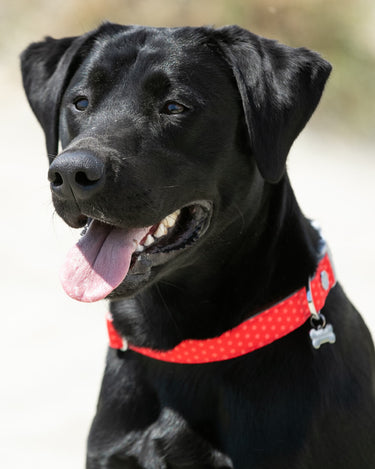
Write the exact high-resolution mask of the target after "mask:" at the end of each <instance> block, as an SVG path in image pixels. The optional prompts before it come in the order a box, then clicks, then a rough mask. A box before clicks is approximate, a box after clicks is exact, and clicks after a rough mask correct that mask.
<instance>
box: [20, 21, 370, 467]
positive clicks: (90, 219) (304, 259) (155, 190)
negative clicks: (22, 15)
mask: <svg viewBox="0 0 375 469" xmlns="http://www.w3.org/2000/svg"><path fill="white" fill-rule="evenodd" d="M330 70H331V67H330V65H329V64H328V63H327V62H326V61H325V60H323V59H322V58H321V57H320V56H319V55H318V54H316V53H314V52H311V51H309V50H307V49H304V48H299V49H294V48H291V47H287V46H285V45H281V44H279V43H277V42H276V41H272V40H268V39H265V38H262V37H259V36H257V35H255V34H252V33H250V32H248V31H246V30H244V29H241V28H239V27H236V26H230V27H224V28H221V29H213V28H209V27H201V28H189V27H182V28H151V27H139V26H121V25H116V24H110V23H106V24H103V25H102V26H100V27H99V28H98V29H96V30H95V31H92V32H89V33H87V34H85V35H82V36H80V37H68V38H64V39H59V40H55V39H52V38H46V39H45V40H44V41H43V42H38V43H34V44H31V45H30V46H29V48H28V49H27V50H26V51H25V52H24V53H23V54H22V72H23V81H24V87H25V89H26V93H27V96H28V99H29V102H30V104H31V107H32V109H33V111H34V112H35V114H36V116H37V118H38V120H39V122H40V124H41V125H42V127H43V130H44V132H45V135H46V142H47V150H48V156H49V160H50V169H49V180H50V182H51V190H52V197H53V202H54V206H55V208H56V211H57V213H58V214H59V215H60V216H61V217H62V218H63V219H64V220H65V222H66V223H67V224H68V225H70V226H72V227H74V228H82V227H85V226H86V228H85V230H84V231H85V234H84V236H82V237H81V239H80V241H79V242H78V244H77V246H75V247H74V248H72V250H71V252H70V253H69V255H68V257H67V260H66V263H65V265H64V268H63V271H62V277H61V279H62V283H63V286H64V288H65V290H66V292H67V293H68V294H69V295H70V296H72V297H73V298H76V299H77V300H80V301H88V302H89V301H96V300H99V299H101V298H107V299H109V300H110V310H111V315H112V319H111V321H110V323H109V324H110V327H112V329H111V330H112V336H113V335H115V336H116V334H117V337H115V338H114V340H115V341H116V340H118V339H119V338H120V339H121V340H122V341H123V342H122V344H120V346H118V348H119V349H122V350H116V349H115V348H116V346H115V345H113V346H112V347H111V348H110V349H109V352H108V357H107V364H106V370H105V374H104V379H103V384H102V389H101V393H100V398H99V403H98V408H97V414H96V416H95V419H94V421H93V424H92V428H91V431H90V435H89V439H88V454H87V468H89V469H99V468H102V469H104V468H105V469H115V468H119V469H120V468H147V469H155V468H168V469H172V468H232V467H233V468H236V469H240V468H241V469H245V468H246V469H260V468H262V469H276V468H277V469H281V468H285V469H293V468H294V469H313V468H314V469H316V468H324V469H374V467H375V374H374V370H375V362H374V358H375V357H374V348H373V344H372V340H371V337H370V334H369V332H368V330H367V328H366V326H365V324H364V322H363V321H362V319H361V317H360V316H359V314H358V313H357V311H356V310H355V309H354V307H353V306H352V305H351V303H350V302H349V300H348V299H347V298H346V296H345V294H344V292H343V290H342V288H341V287H340V286H339V284H336V285H334V286H333V284H332V285H331V284H329V282H328V280H329V279H328V280H327V278H328V274H327V272H326V271H324V274H325V277H326V278H324V275H323V273H322V272H320V274H321V275H320V279H321V284H322V285H323V287H322V288H323V290H327V291H326V293H325V294H324V295H325V296H324V300H323V303H322V304H321V306H323V304H324V306H323V308H322V309H321V311H319V310H317V307H316V305H315V303H314V299H312V298H311V295H312V293H313V289H312V288H310V287H309V282H310V280H311V279H314V278H315V277H316V275H315V273H316V272H317V269H318V266H319V263H320V261H321V258H322V239H321V237H320V234H319V232H318V231H317V229H316V228H315V227H314V226H313V225H312V224H311V223H310V221H309V220H307V219H306V218H305V217H304V216H303V215H302V213H301V210H300V208H299V206H298V204H297V202H296V199H295V197H294V194H293V191H292V189H291V186H290V183H289V180H288V176H287V174H286V171H285V161H286V157H287V154H288V151H289V149H290V147H291V145H292V143H293V141H294V139H295V138H296V137H297V135H298V133H299V132H300V131H301V130H302V128H303V127H304V126H305V124H306V122H307V121H308V119H309V118H310V116H311V114H312V113H313V111H314V109H315V107H316V106H317V104H318V102H319V99H320V97H321V94H322V91H323V88H324V85H325V82H326V80H327V77H328V75H329V73H330ZM59 144H60V145H61V151H60V152H59V150H58V147H59ZM316 183H317V190H318V186H319V181H317V182H316ZM314 276H315V277H314ZM309 279H310V280H309ZM319 288H321V287H319ZM323 290H322V291H323ZM294 292H300V293H301V292H302V293H301V295H302V296H303V294H304V292H305V296H307V297H308V296H309V295H310V298H307V300H306V302H305V303H306V304H307V305H308V307H309V308H310V311H311V319H312V320H311V321H309V320H306V316H304V319H303V321H302V322H300V323H299V324H298V327H297V326H294V327H291V328H290V329H288V333H281V330H282V327H284V329H285V327H286V326H285V325H284V326H280V327H279V326H277V321H281V317H280V314H279V313H277V308H276V309H275V305H286V303H287V302H288V298H289V299H290V298H291V295H292V294H294ZM323 293H324V292H323ZM293 298H294V297H293ZM293 301H294V300H293ZM302 303H303V298H302V300H301V304H302ZM305 309H306V308H305ZM302 310H303V308H302ZM302 310H301V311H302ZM264 311H268V313H267V314H269V315H271V319H270V321H273V320H274V321H275V324H276V325H275V324H274V325H273V326H272V327H271V326H267V324H266V325H263V326H262V330H263V333H264V335H265V336H266V337H269V336H270V335H272V334H273V333H274V330H275V329H276V330H277V331H279V332H280V335H274V336H273V338H271V339H269V340H268V342H266V343H263V342H259V341H258V342H259V343H258V345H257V346H256V347H255V348H254V350H250V349H246V350H245V349H244V350H242V351H240V352H238V353H237V354H236V353H235V354H234V355H229V356H227V355H225V356H224V355H221V354H220V350H219V348H218V343H219V340H221V339H217V338H220V337H221V338H224V337H230V338H231V341H229V340H227V342H226V344H225V345H226V347H227V348H228V347H229V348H230V349H231V348H232V346H233V347H234V348H236V349H238V350H239V348H241V347H242V343H240V342H239V340H237V339H236V337H238V336H239V334H237V332H236V333H233V331H238V330H239V329H238V328H242V329H241V330H242V331H243V328H244V327H245V328H246V327H247V326H246V324H254V322H250V323H249V322H248V321H255V320H256V321H258V322H259V321H262V320H263V319H265V316H264V314H265V313H264ZM303 311H304V310H303ZM303 314H305V312H304V313H303ZM291 315H292V312H291V310H289V309H288V308H286V309H285V316H284V320H285V322H288V321H290V318H291ZM268 317H269V316H268ZM327 321H328V322H329V324H330V325H329V326H328V324H327ZM244 324H245V326H244ZM88 327H89V325H88ZM252 327H254V326H252ZM328 327H330V330H329V331H328ZM271 329H272V331H271ZM279 332H277V334H278V333H279ZM315 333H316V334H317V335H318V343H315V342H314V340H315V339H314V340H311V339H312V338H313V337H314V334H315ZM319 334H320V336H319ZM310 336H311V337H310ZM321 336H324V337H321ZM246 337H250V339H251V340H253V339H254V340H255V339H256V338H257V337H255V336H254V337H253V336H251V334H246ZM319 337H320V338H319ZM112 338H113V337H112ZM215 338H216V339H215ZM232 339H233V340H232ZM250 339H249V340H250ZM258 339H259V337H258ZM335 339H336V341H335ZM223 340H224V339H223ZM125 341H127V342H128V344H129V349H128V350H125V348H126V347H125V345H124V344H125ZM210 341H211V342H210ZM233 341H234V342H235V343H234V344H233ZM327 341H329V342H331V343H330V344H328V343H327V344H325V342H327ZM333 342H335V343H333ZM191 344H193V345H194V344H196V345H199V347H202V348H203V349H204V347H205V346H206V345H207V344H209V345H208V349H212V350H213V353H214V355H213V356H211V357H210V359H209V360H207V361H206V362H205V361H199V360H197V361H196V362H190V363H189V361H185V362H184V361H183V360H182V362H178V363H175V362H173V360H168V359H167V358H165V357H167V356H168V351H172V354H173V351H174V350H178V348H179V347H180V348H181V347H182V346H185V347H187V348H189V347H190V349H191V350H190V349H189V352H188V355H189V354H190V352H191V351H192V353H193V354H194V350H193V348H194V347H192V346H191ZM320 345H321V347H320ZM147 351H151V352H154V356H152V355H147ZM163 352H166V354H164V355H163ZM202 353H206V352H202ZM158 354H159V355H158ZM180 355H181V354H180ZM177 358H178V357H177ZM180 358H181V357H180ZM193 358H194V357H193ZM175 359H176V356H175ZM175 361H178V360H177V359H176V360H175Z"/></svg>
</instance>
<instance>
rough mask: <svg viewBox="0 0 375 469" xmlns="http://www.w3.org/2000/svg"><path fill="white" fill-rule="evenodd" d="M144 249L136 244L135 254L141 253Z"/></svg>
mask: <svg viewBox="0 0 375 469" xmlns="http://www.w3.org/2000/svg"><path fill="white" fill-rule="evenodd" d="M144 249H145V248H144V246H142V244H138V246H137V249H136V250H135V252H142V251H144Z"/></svg>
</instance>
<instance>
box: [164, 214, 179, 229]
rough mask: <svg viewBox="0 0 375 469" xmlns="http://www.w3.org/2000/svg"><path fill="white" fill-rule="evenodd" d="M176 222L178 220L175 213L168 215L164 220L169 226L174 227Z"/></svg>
mask: <svg viewBox="0 0 375 469" xmlns="http://www.w3.org/2000/svg"><path fill="white" fill-rule="evenodd" d="M175 222H176V218H174V217H173V215H168V216H167V217H165V218H164V220H163V223H164V224H165V226H166V227H167V228H172V226H173V225H174V224H175Z"/></svg>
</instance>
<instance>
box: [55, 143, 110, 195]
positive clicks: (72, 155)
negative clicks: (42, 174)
mask: <svg viewBox="0 0 375 469" xmlns="http://www.w3.org/2000/svg"><path fill="white" fill-rule="evenodd" d="M48 179H49V181H50V182H51V189H52V191H53V192H54V193H55V194H56V195H57V196H58V197H60V198H62V199H66V200H69V199H72V200H73V199H75V200H76V201H78V200H86V199H89V198H91V197H92V196H93V195H94V194H96V193H97V192H99V191H100V190H101V189H102V187H103V184H104V163H103V162H102V161H101V160H99V159H98V158H96V157H95V156H94V155H92V154H91V153H89V152H85V151H67V152H66V153H62V154H61V155H60V156H58V157H57V158H56V159H55V160H54V162H53V163H52V164H51V166H50V168H49V171H48Z"/></svg>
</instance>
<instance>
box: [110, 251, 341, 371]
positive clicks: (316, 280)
mask: <svg viewBox="0 0 375 469" xmlns="http://www.w3.org/2000/svg"><path fill="white" fill-rule="evenodd" d="M335 283H336V279H335V274H334V269H333V266H332V263H331V261H330V257H329V254H328V253H326V254H325V255H324V256H323V258H322V259H321V261H320V262H319V265H318V268H317V270H316V273H315V275H314V277H313V278H310V279H309V282H308V286H307V287H303V288H301V289H300V290H298V291H296V292H295V293H293V294H292V295H290V296H288V297H287V298H285V299H284V300H282V301H280V302H279V303H277V304H275V305H274V306H272V307H271V308H268V309H266V310H265V311H262V312H261V313H259V314H257V315H255V316H252V317H250V318H249V319H247V320H246V321H244V322H242V323H241V324H239V325H238V326H236V327H234V328H233V329H231V330H229V331H226V332H224V333H223V334H222V335H220V336H219V337H215V338H212V339H205V340H195V339H189V340H184V341H182V342H181V343H180V344H178V345H177V346H176V347H174V348H173V349H171V350H167V351H164V352H163V351H159V350H154V349H150V348H146V347H137V346H135V345H132V344H130V343H128V342H127V341H126V339H125V338H124V337H121V336H120V334H119V333H118V332H117V331H116V329H115V328H114V325H113V322H112V317H111V315H110V313H109V314H108V317H107V327H108V333H109V346H110V347H112V348H114V349H119V350H123V351H125V350H127V349H130V350H133V351H134V352H137V353H140V354H142V355H146V356H148V357H150V358H154V359H156V360H162V361H165V362H172V363H184V364H198V363H210V362H216V361H222V360H229V359H231V358H236V357H240V356H242V355H246V354H248V353H250V352H253V351H254V350H257V349H260V348H262V347H265V346H266V345H269V344H271V343H272V342H274V341H276V340H278V339H281V338H282V337H284V336H286V335H287V334H289V333H291V332H293V331H294V330H296V329H298V328H299V327H301V326H302V325H303V324H304V323H305V322H306V321H307V320H308V319H310V320H311V323H312V325H313V329H311V331H310V337H311V341H312V344H313V346H314V347H315V348H316V349H317V348H319V347H320V345H321V344H323V343H326V342H330V343H333V342H334V341H335V334H334V333H333V329H332V326H331V325H330V324H326V323H325V318H324V316H323V315H321V314H320V310H321V309H322V308H323V306H324V304H325V301H326V298H327V296H328V293H329V291H330V289H331V288H332V287H333V286H334V285H335Z"/></svg>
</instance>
